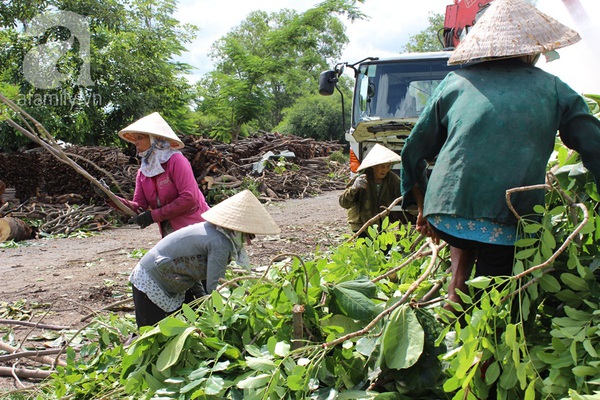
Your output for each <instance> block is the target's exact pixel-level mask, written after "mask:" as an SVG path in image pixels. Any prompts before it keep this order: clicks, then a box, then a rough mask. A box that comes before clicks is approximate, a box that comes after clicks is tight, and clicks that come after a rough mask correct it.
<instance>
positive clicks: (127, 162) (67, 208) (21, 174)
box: [0, 132, 348, 242]
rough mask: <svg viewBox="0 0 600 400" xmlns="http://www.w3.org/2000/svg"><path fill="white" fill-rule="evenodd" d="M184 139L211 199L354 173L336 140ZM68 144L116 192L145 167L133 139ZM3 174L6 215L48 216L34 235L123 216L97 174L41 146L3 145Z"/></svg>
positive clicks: (276, 193) (333, 182) (126, 193)
mask: <svg viewBox="0 0 600 400" xmlns="http://www.w3.org/2000/svg"><path fill="white" fill-rule="evenodd" d="M183 141H184V143H185V145H186V146H185V147H184V148H183V149H182V153H183V154H184V155H185V156H186V158H187V159H188V160H189V161H190V163H191V165H192V169H193V171H194V175H195V177H196V180H197V182H198V185H199V186H200V188H201V190H202V191H203V192H204V195H205V196H206V197H207V199H208V201H209V203H211V204H215V203H216V202H218V201H220V200H222V199H223V198H225V197H226V196H228V195H231V194H232V192H231V190H230V189H238V188H242V187H253V188H255V189H257V190H258V191H259V192H260V198H261V199H262V200H272V201H277V200H283V199H288V198H302V197H305V196H313V195H316V194H319V193H321V192H323V191H327V190H337V189H343V188H344V186H345V181H346V178H347V175H348V166H347V165H346V164H340V163H337V162H335V161H332V160H330V158H329V156H330V155H331V154H332V153H333V152H335V151H340V150H342V149H343V145H342V144H340V143H337V142H319V141H316V140H315V139H311V138H301V137H297V136H292V135H282V134H279V133H269V132H261V133H259V134H255V135H253V136H251V137H248V138H244V139H241V140H239V141H238V142H236V143H233V144H225V143H221V142H217V141H214V140H211V139H206V138H199V137H195V136H187V137H184V138H183ZM269 151H270V152H272V153H274V156H273V157H272V158H271V159H270V160H267V161H266V165H265V167H264V169H262V170H261V171H260V172H257V171H255V165H256V163H258V162H260V161H261V160H263V157H264V155H265V154H266V153H267V152H269ZM64 152H65V153H66V154H67V155H68V156H69V157H70V158H71V159H72V160H73V161H75V162H76V163H77V164H79V165H80V166H81V167H83V168H84V169H85V170H86V171H87V172H88V173H89V174H90V175H92V176H93V177H95V178H96V179H101V178H102V179H104V180H105V181H106V182H107V183H108V185H109V186H110V187H111V190H112V191H113V192H114V193H115V194H117V195H119V196H121V197H125V198H131V195H132V193H133V190H134V187H135V176H136V173H137V170H138V167H139V161H138V160H137V158H136V157H135V153H134V149H133V147H131V148H128V149H126V150H125V151H122V150H121V149H119V148H117V147H91V146H68V147H66V148H65V149H64ZM283 152H286V154H287V156H286V157H285V159H284V158H278V154H280V153H283ZM289 152H291V153H293V157H290V156H289ZM127 154H128V155H127ZM0 179H2V181H3V183H4V184H5V186H6V192H5V195H4V197H1V196H2V194H0V200H1V203H0V206H2V207H3V210H0V217H2V216H4V217H10V218H15V219H22V220H26V221H32V220H37V221H40V220H41V221H43V222H38V223H37V224H36V225H37V226H36V227H34V229H33V230H32V232H31V233H30V234H31V235H36V236H44V235H56V234H69V233H72V232H74V231H76V230H78V229H82V228H83V229H84V230H88V231H92V230H100V229H103V228H104V227H106V226H108V225H110V220H111V218H115V217H118V214H115V212H114V211H111V210H110V209H108V208H107V207H106V206H103V205H102V206H94V205H90V204H94V203H96V204H99V203H100V202H99V200H100V199H99V197H97V195H96V194H95V193H94V191H93V189H92V186H91V184H90V182H89V181H88V180H87V179H86V178H84V177H83V176H82V175H80V174H79V173H77V171H75V170H74V169H73V168H71V167H70V166H68V165H66V164H63V163H60V162H58V161H57V160H56V159H55V158H54V157H53V156H52V155H51V154H49V153H48V152H46V151H44V150H43V149H42V148H36V149H34V150H29V151H27V152H23V153H14V154H12V153H11V154H9V153H0ZM2 181H0V182H2ZM2 189H3V190H4V188H2ZM7 195H9V196H7ZM2 204H4V206H3V205H2ZM0 220H1V219H0ZM2 226H4V227H5V229H4V232H6V231H7V230H6V224H4V225H2V223H1V222H0V235H1V234H2ZM15 229H16V228H13V230H15ZM8 231H10V228H9V229H8ZM23 235H26V234H25V233H23ZM14 236H15V235H14V233H13V234H12V235H11V234H8V235H7V236H6V238H4V239H2V236H0V242H2V241H3V240H11V239H12V240H14ZM20 236H22V235H20ZM17 240H22V239H17Z"/></svg>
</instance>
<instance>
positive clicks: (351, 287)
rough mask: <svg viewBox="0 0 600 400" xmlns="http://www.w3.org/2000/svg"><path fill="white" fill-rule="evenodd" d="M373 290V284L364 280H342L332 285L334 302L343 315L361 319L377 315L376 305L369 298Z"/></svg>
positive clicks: (374, 289) (374, 288)
mask: <svg viewBox="0 0 600 400" xmlns="http://www.w3.org/2000/svg"><path fill="white" fill-rule="evenodd" d="M375 291H376V287H375V285H374V284H373V283H371V282H369V281H366V280H357V281H349V282H342V283H340V284H337V285H335V286H334V287H333V294H334V296H335V303H336V304H337V306H338V307H339V308H340V310H341V311H342V312H343V313H344V315H346V316H348V317H350V318H352V319H357V320H361V321H364V320H368V319H373V318H374V317H375V315H377V306H376V305H375V303H373V301H372V300H371V299H370V297H373V296H374V295H375Z"/></svg>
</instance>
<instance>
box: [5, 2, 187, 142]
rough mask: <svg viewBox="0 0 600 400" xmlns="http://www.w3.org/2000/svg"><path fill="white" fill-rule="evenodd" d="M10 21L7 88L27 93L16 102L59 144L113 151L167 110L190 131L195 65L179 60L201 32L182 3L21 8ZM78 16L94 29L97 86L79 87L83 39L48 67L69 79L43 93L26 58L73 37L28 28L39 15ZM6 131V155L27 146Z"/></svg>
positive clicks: (169, 117) (175, 125) (91, 31)
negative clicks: (127, 132)
mask: <svg viewBox="0 0 600 400" xmlns="http://www.w3.org/2000/svg"><path fill="white" fill-rule="evenodd" d="M18 4H20V6H19V7H16V6H15V7H14V8H13V7H12V6H10V7H9V8H10V9H11V12H10V13H9V14H8V15H7V14H4V13H3V14H2V17H3V19H4V20H5V21H4V25H5V26H7V27H6V28H5V29H3V30H2V31H0V36H1V37H2V39H3V40H1V41H0V48H2V51H1V52H0V54H1V55H0V67H1V70H2V71H3V72H2V74H1V75H0V81H2V82H4V83H8V84H12V85H15V86H17V87H18V88H19V96H18V98H16V99H15V101H16V103H17V104H18V105H19V106H21V107H22V108H24V109H25V111H27V112H28V113H29V114H31V115H32V116H33V117H34V118H35V119H37V120H38V121H39V122H40V123H42V125H44V127H45V128H46V129H47V130H48V131H49V132H50V133H51V134H52V135H53V136H55V137H56V138H57V139H61V140H64V141H66V142H71V143H76V144H88V145H90V144H112V143H114V142H115V141H116V140H117V137H116V132H117V131H118V130H119V129H122V128H123V127H124V126H126V125H127V124H128V123H130V122H133V120H135V119H137V118H140V117H142V116H144V115H146V114H149V113H150V112H153V111H159V112H161V113H162V115H163V116H164V117H165V119H167V121H169V123H170V124H171V125H172V126H173V128H174V129H175V130H180V131H184V132H186V131H187V132H190V131H191V130H192V129H193V125H192V124H191V120H190V115H191V111H190V110H189V102H190V101H191V99H192V94H191V93H192V92H191V87H190V85H189V84H188V82H187V80H186V78H185V77H184V75H185V74H186V73H187V72H189V70H190V66H189V65H186V64H182V63H176V62H173V61H172V58H173V57H174V56H177V55H180V54H181V53H182V52H183V51H184V50H185V48H184V44H185V43H188V42H190V41H191V39H192V38H193V36H194V34H195V29H196V28H195V27H193V26H189V25H182V24H180V23H179V22H178V21H176V20H175V19H174V18H173V17H172V15H173V13H174V12H175V7H176V2H175V0H151V1H142V0H128V1H126V2H116V1H98V0H85V1H71V0H51V1H47V2H27V3H24V2H18ZM52 10H61V11H70V12H73V13H76V14H77V15H79V16H82V17H83V18H84V19H85V21H86V22H87V23H88V24H89V38H90V48H89V54H90V57H91V60H90V63H89V67H90V68H89V69H90V74H91V76H90V78H91V81H92V82H93V83H92V85H90V86H82V85H79V84H78V78H79V76H80V71H81V66H82V63H83V61H82V58H81V57H82V56H81V50H82V49H81V47H80V46H81V42H80V41H81V40H82V39H84V38H80V37H78V38H77V39H78V40H76V41H75V42H74V45H72V46H70V48H69V49H67V51H66V52H65V53H64V54H63V55H62V56H61V57H60V58H59V59H58V60H57V61H56V65H48V68H49V69H54V68H57V69H58V70H59V71H60V72H61V73H64V74H66V75H65V79H64V80H63V81H61V82H58V86H57V87H53V88H49V89H44V88H37V87H35V85H34V84H32V83H30V82H28V81H27V80H26V79H25V75H24V71H23V63H24V57H25V56H26V55H27V54H29V52H31V51H34V50H35V49H37V48H39V47H40V46H44V45H52V44H60V43H66V42H67V41H68V40H69V37H70V36H71V32H70V31H69V30H68V29H66V28H62V27H50V28H49V29H47V30H46V32H45V33H44V34H42V35H40V36H30V35H26V33H25V30H24V28H26V27H27V26H29V23H30V20H31V19H32V18H33V17H35V16H36V15H38V14H40V13H44V12H50V11H52ZM27 141H28V140H27V139H25V138H24V137H22V136H20V135H18V134H17V133H16V132H14V131H13V129H12V128H10V127H9V126H8V125H6V124H2V125H0V148H16V147H17V146H19V145H23V144H25V143H27Z"/></svg>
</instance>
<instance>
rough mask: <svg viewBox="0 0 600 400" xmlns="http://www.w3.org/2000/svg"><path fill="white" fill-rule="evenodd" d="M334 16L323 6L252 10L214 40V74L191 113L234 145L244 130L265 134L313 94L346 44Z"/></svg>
mask: <svg viewBox="0 0 600 400" xmlns="http://www.w3.org/2000/svg"><path fill="white" fill-rule="evenodd" d="M330 4H333V3H330ZM339 11H342V9H340V7H339V6H336V7H332V6H331V5H328V4H321V5H319V6H317V7H315V8H313V9H310V10H308V11H306V12H304V13H301V14H299V13H297V12H296V11H293V10H282V11H279V12H275V13H266V12H262V11H256V12H253V13H251V14H250V15H249V16H248V17H247V18H246V20H244V21H243V22H242V23H241V24H240V25H239V26H238V27H236V28H234V29H233V30H232V31H231V32H229V33H228V34H227V35H225V36H224V37H223V38H221V39H220V40H218V41H217V42H216V43H215V44H214V45H213V47H212V49H211V53H210V55H211V58H212V59H213V60H214V62H215V70H214V71H213V72H211V73H209V74H208V76H207V77H206V78H205V79H203V80H202V81H200V82H199V84H198V88H197V89H198V95H199V98H198V103H197V104H198V109H197V112H198V113H200V114H202V115H203V116H205V117H206V116H212V117H213V121H214V122H215V123H216V125H217V126H215V127H214V128H213V129H212V130H211V132H208V133H209V134H210V135H212V136H215V137H218V138H219V139H222V140H236V139H237V137H239V135H240V134H242V133H243V128H244V126H258V127H260V128H261V129H264V130H270V129H272V128H273V127H274V126H276V125H277V124H278V123H279V122H281V120H282V118H283V110H284V109H286V108H288V107H291V106H292V105H293V104H294V102H295V101H296V100H298V99H300V98H301V97H303V96H306V95H310V94H313V93H315V92H316V90H317V80H318V75H319V73H320V72H321V71H322V70H324V69H327V67H328V63H329V62H331V60H334V59H336V58H337V57H339V56H340V54H341V51H342V48H343V46H344V45H345V44H346V43H347V42H348V38H347V36H346V35H345V33H344V26H343V24H342V22H341V21H340V20H339V19H338V18H337V17H336V16H335V15H334V14H332V12H339ZM338 110H339V108H338ZM205 119H206V118H205Z"/></svg>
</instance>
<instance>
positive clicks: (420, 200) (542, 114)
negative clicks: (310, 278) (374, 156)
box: [401, 0, 600, 310]
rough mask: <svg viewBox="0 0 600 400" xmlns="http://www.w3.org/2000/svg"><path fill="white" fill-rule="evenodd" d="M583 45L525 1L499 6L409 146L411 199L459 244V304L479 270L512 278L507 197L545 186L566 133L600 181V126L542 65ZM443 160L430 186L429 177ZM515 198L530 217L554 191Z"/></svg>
mask: <svg viewBox="0 0 600 400" xmlns="http://www.w3.org/2000/svg"><path fill="white" fill-rule="evenodd" d="M578 40H579V35H578V34H577V32H575V31H573V30H571V29H570V28H567V27H566V26H564V25H562V24H560V23H559V22H558V21H556V20H554V19H552V18H550V17H548V16H546V15H544V14H542V13H541V12H539V11H538V10H537V9H536V8H535V7H533V6H532V5H530V4H528V3H526V2H525V1H523V0H496V1H494V2H493V3H492V5H491V6H490V7H489V9H488V10H487V11H486V12H485V13H484V14H483V16H482V17H481V18H480V20H479V21H478V22H477V24H476V25H475V26H474V28H473V29H472V30H471V31H470V33H469V34H468V35H467V37H466V39H465V40H464V41H463V42H461V44H460V45H459V46H458V47H457V49H456V50H455V51H454V53H453V54H452V56H451V57H450V61H449V63H450V64H465V63H469V64H470V65H468V66H467V67H465V68H463V69H460V70H457V71H455V72H452V73H450V74H448V76H447V77H446V78H445V79H444V80H443V81H442V82H441V83H440V85H439V86H438V87H437V88H436V90H435V92H434V93H433V94H432V96H431V98H430V99H429V101H428V104H427V105H426V107H425V109H424V110H423V112H422V114H421V116H420V118H419V120H418V122H417V124H416V125H415V127H414V129H413V130H412V132H411V134H410V136H409V138H408V140H407V142H406V145H405V146H404V149H403V151H402V172H401V177H402V193H403V195H404V196H407V195H408V194H412V195H413V196H414V198H415V199H416V201H417V206H418V210H419V214H418V217H417V229H418V230H419V231H420V232H421V233H424V234H427V235H428V236H431V237H432V238H434V240H439V239H440V238H441V239H443V240H444V241H446V242H447V243H448V244H449V245H450V249H451V270H452V280H451V282H450V284H449V287H448V299H449V300H450V301H452V302H457V303H460V297H459V296H458V295H457V293H456V289H460V290H461V291H463V292H466V290H467V287H466V283H465V282H466V280H468V279H469V277H470V276H471V273H472V269H473V266H474V265H475V276H480V275H494V276H499V275H510V274H511V273H512V266H513V259H514V242H515V241H516V233H517V230H516V226H517V219H516V217H515V216H514V215H513V213H512V212H511V210H510V209H509V207H508V205H507V203H506V197H505V196H506V191H507V190H508V189H511V188H516V187H522V186H530V185H536V184H541V183H544V181H545V173H546V165H547V163H548V159H549V158H550V155H551V153H552V151H553V149H554V143H555V139H556V133H557V131H558V132H559V133H560V138H561V140H562V141H563V143H564V144H565V145H566V146H568V147H570V148H572V149H574V150H576V151H578V152H579V153H580V155H581V158H582V161H583V163H584V165H585V166H586V168H588V169H589V170H590V171H591V172H592V173H593V175H594V176H595V177H596V179H598V178H599V177H600V157H598V154H600V121H599V120H598V119H596V118H595V117H594V116H592V115H591V114H590V112H589V108H588V106H587V104H586V102H585V100H584V99H583V98H582V96H580V95H579V94H577V93H576V92H575V91H574V90H573V89H571V88H570V87H569V86H568V85H567V84H565V83H564V82H562V81H561V80H560V79H559V78H557V77H556V76H553V75H551V74H548V73H546V72H544V71H542V70H541V69H539V68H536V67H534V66H533V64H534V63H535V61H536V60H537V58H538V57H539V55H540V54H541V53H546V52H548V51H553V50H554V49H556V48H560V47H564V46H567V45H569V44H572V43H575V42H577V41H578ZM436 157H437V158H436ZM434 158H435V159H436V162H435V166H434V168H433V171H432V174H431V177H430V180H429V182H428V183H427V184H426V187H424V186H423V185H420V184H419V177H420V176H421V174H422V170H423V168H424V166H425V165H426V162H425V160H433V159H434ZM405 198H406V197H405ZM511 200H512V204H513V206H514V208H515V210H516V212H517V213H518V214H519V215H528V214H529V215H530V214H533V207H534V206H535V205H536V204H543V202H544V193H543V191H541V190H536V191H524V192H519V193H518V194H516V195H515V196H513V197H512V198H511ZM445 308H446V309H449V310H453V307H452V306H451V305H450V304H446V305H445Z"/></svg>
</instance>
